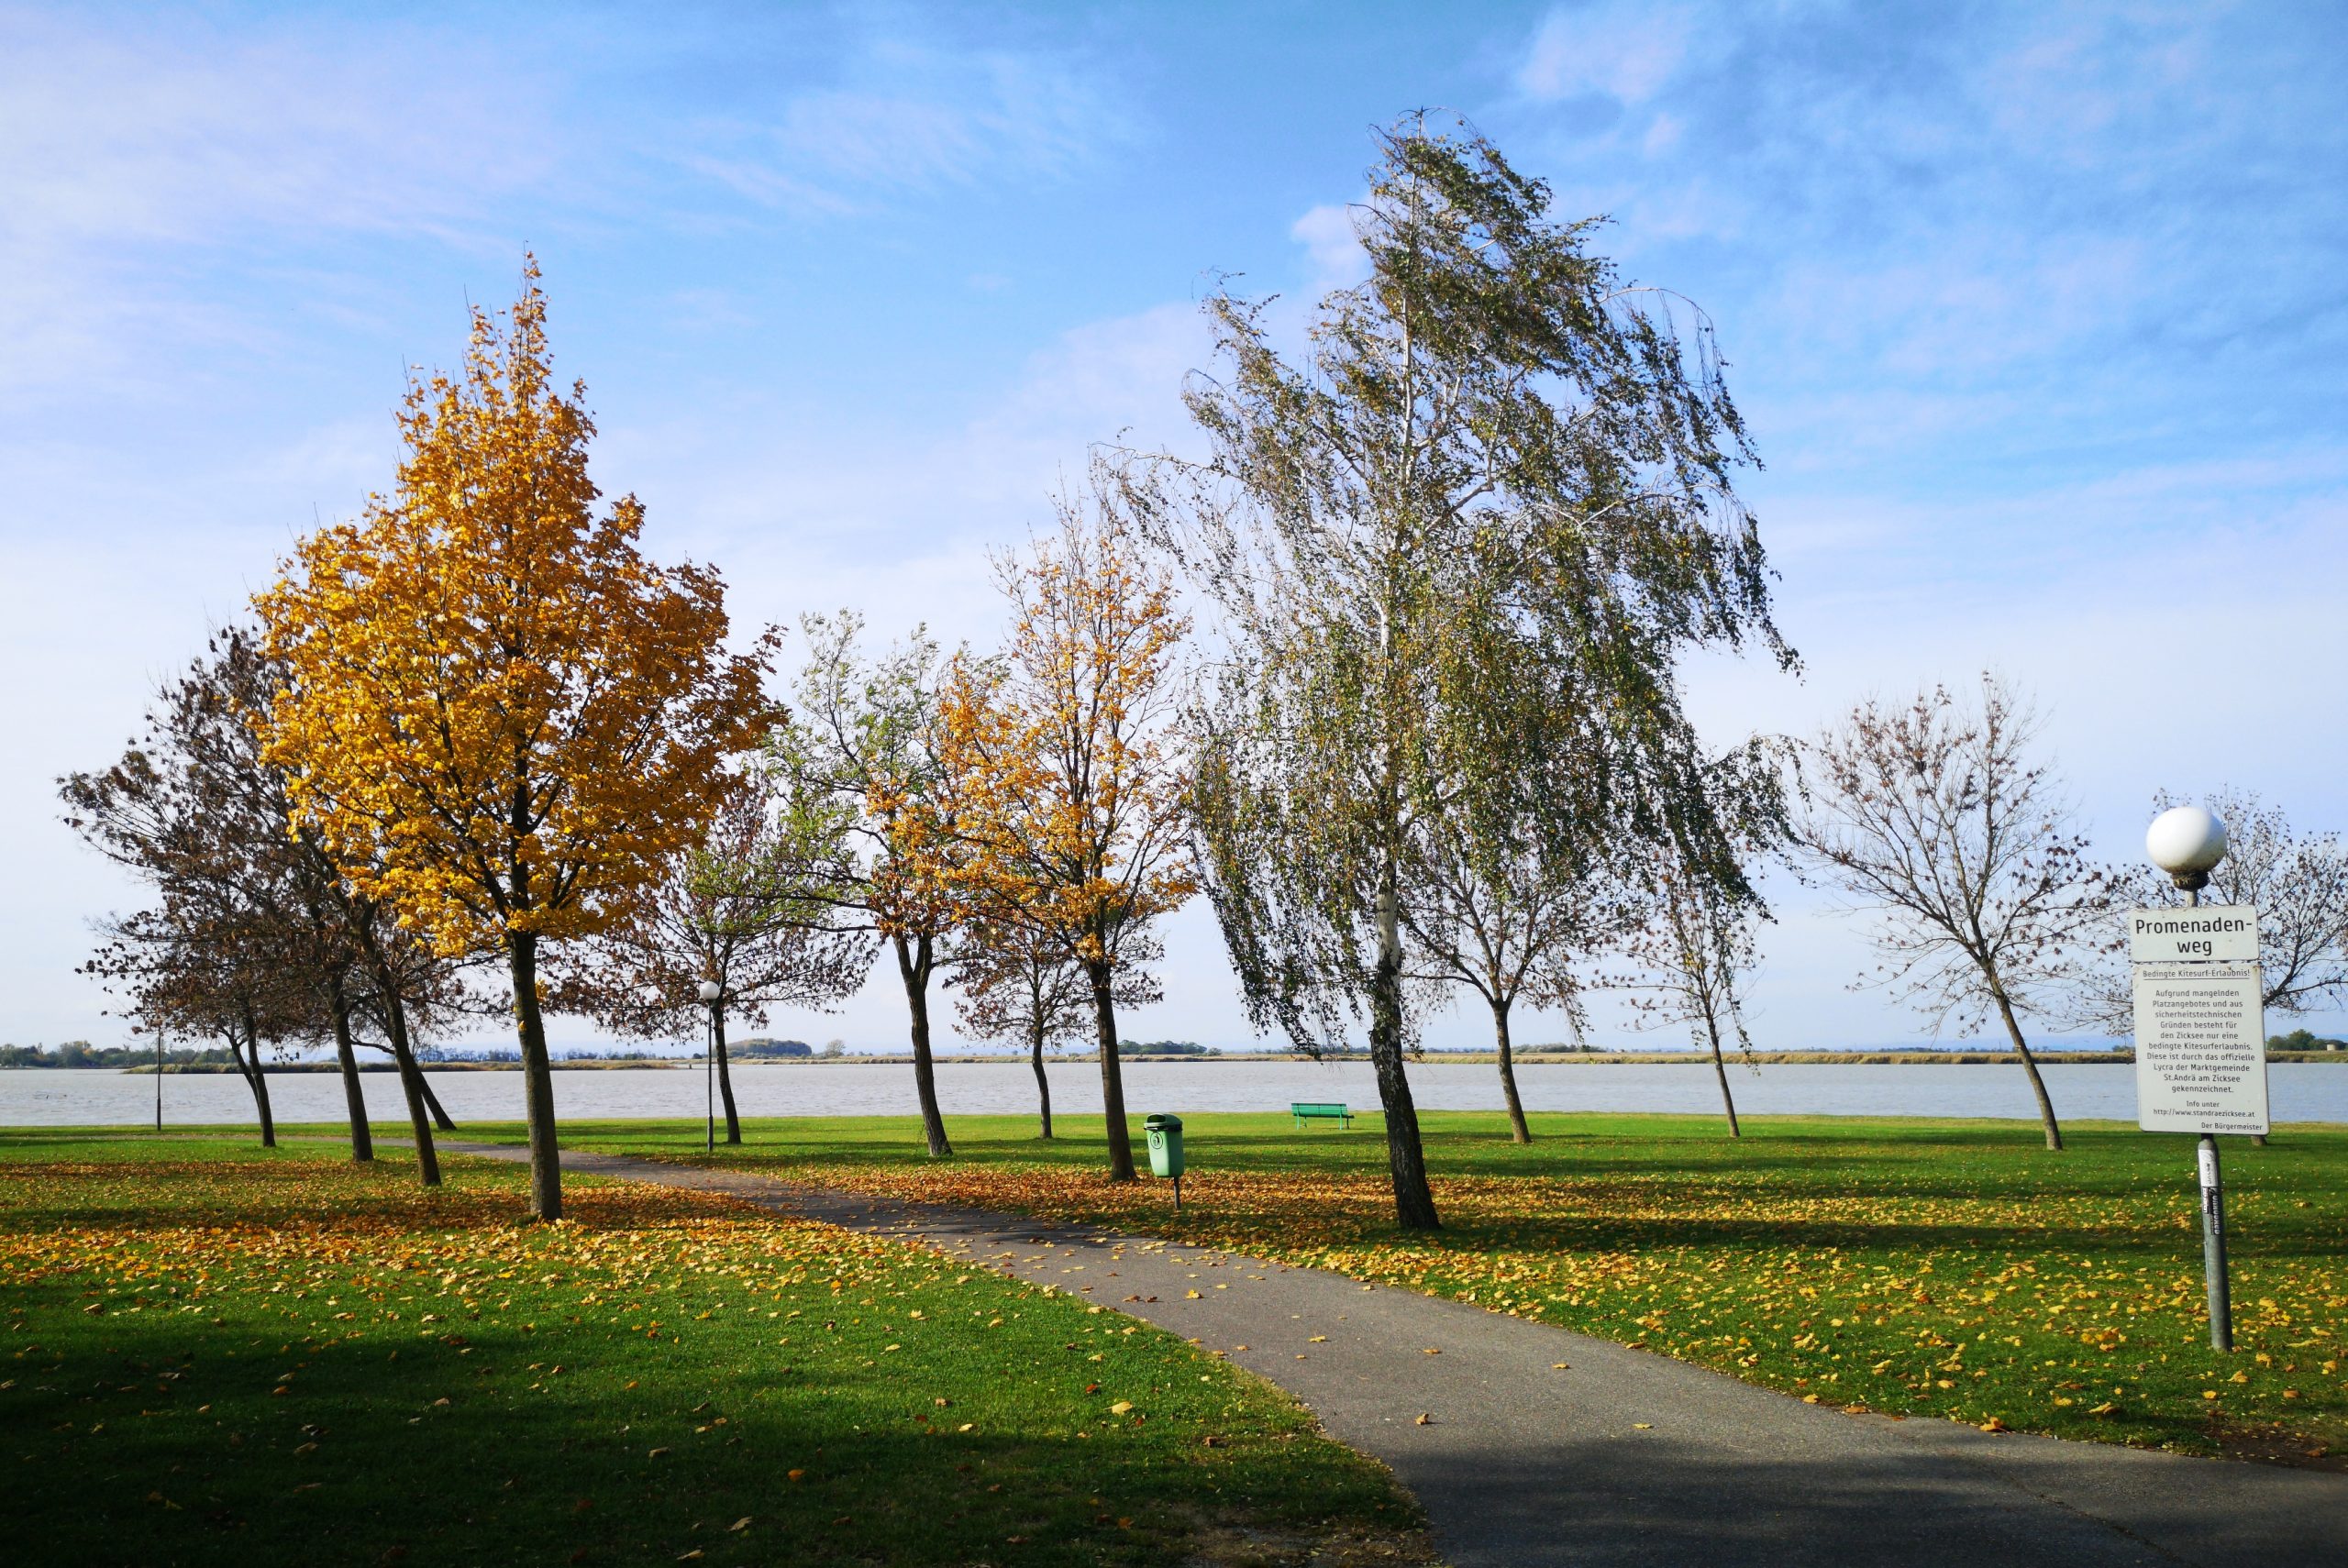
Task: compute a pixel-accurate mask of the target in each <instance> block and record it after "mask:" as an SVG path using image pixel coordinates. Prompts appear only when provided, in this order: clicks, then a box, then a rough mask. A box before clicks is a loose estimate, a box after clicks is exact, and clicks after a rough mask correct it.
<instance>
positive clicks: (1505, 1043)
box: [1492, 1000, 1533, 1143]
mask: <svg viewBox="0 0 2348 1568" xmlns="http://www.w3.org/2000/svg"><path fill="white" fill-rule="evenodd" d="M1508 1010H1509V1004H1508V1003H1507V1002H1506V1001H1505V1000H1495V1001H1494V1002H1493V1003H1492V1038H1493V1039H1494V1040H1495V1041H1497V1042H1498V1043H1499V1046H1500V1058H1501V1095H1502V1096H1504V1097H1505V1098H1506V1099H1507V1100H1508V1128H1509V1136H1510V1137H1512V1138H1513V1139H1515V1140H1516V1142H1518V1143H1531V1142H1533V1129H1532V1128H1531V1127H1529V1126H1527V1125H1526V1124H1525V1121H1524V1102H1523V1100H1521V1099H1517V1097H1516V1055H1515V1052H1514V1051H1513V1050H1512V1049H1511V1047H1510V1044H1509V1038H1508Z"/></svg>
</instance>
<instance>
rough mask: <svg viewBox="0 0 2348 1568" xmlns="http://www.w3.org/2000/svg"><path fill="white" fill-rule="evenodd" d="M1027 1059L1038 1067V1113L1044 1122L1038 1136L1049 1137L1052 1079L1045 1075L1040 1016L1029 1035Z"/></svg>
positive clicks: (1042, 1025)
mask: <svg viewBox="0 0 2348 1568" xmlns="http://www.w3.org/2000/svg"><path fill="white" fill-rule="evenodd" d="M1027 1059H1028V1061H1030V1062H1031V1063H1033V1064H1035V1067H1036V1116H1037V1117H1038V1118H1040V1119H1041V1121H1042V1123H1043V1130H1042V1131H1041V1132H1038V1133H1036V1136H1037V1137H1039V1138H1049V1137H1050V1136H1051V1135H1052V1080H1051V1079H1049V1078H1047V1077H1045V1076H1044V1023H1043V1020H1041V1019H1040V1018H1039V1019H1037V1020H1036V1021H1035V1025H1034V1027H1033V1028H1032V1029H1031V1030H1030V1031H1029V1032H1028V1035H1027Z"/></svg>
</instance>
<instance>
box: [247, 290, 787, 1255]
mask: <svg viewBox="0 0 2348 1568" xmlns="http://www.w3.org/2000/svg"><path fill="white" fill-rule="evenodd" d="M524 277H525V283H524V288H523V293H522V295H521V298H520V299H519V300H517V301H516V302H515V305H514V308H513V309H512V310H511V311H510V312H506V313H493V312H488V311H482V310H480V309H476V310H475V311H474V312H473V320H472V339H471V345H470V347H469V348H468V349H467V352H466V355H465V361H464V366H463V369H462V370H460V371H459V372H457V373H456V374H453V375H451V374H446V373H439V374H434V375H432V376H429V377H422V376H419V378H418V379H417V380H415V381H414V382H412V384H411V385H410V388H409V391H408V395H407V399H406V403H405V405H404V408H403V410H402V412H401V414H400V429H401V434H402V436H404V439H405V443H406V448H407V450H406V456H405V457H404V458H403V459H402V461H401V463H400V468H399V474H398V481H397V484H396V486H395V488H394V490H393V493H392V494H390V495H388V496H375V497H371V499H370V501H369V502H368V506H367V509H366V512H365V514H364V515H363V516H362V517H361V518H360V520H359V521H358V522H356V523H351V524H343V525H336V526H332V527H327V528H323V529H320V530H319V531H318V532H317V533H316V534H314V535H312V536H309V537H308V538H306V539H305V540H304V541H302V543H301V545H300V546H299V547H297V548H296V550H295V552H294V557H293V558H292V559H291V560H289V561H288V562H286V563H285V567H284V570H283V575H282V579H281V580H280V581H279V582H278V583H277V584H276V585H275V586H274V587H272V588H271V589H270V590H269V591H266V592H264V593H262V594H261V595H260V596H259V598H258V600H257V604H258V606H259V608H260V613H261V616H262V619H263V621H264V623H265V624H266V625H267V628H268V635H269V642H270V646H271V651H272V652H273V653H275V654H276V655H278V656H279V657H282V659H283V660H284V661H285V665H286V668H287V670H288V677H287V682H286V685H285V687H284V689H283V690H282V691H280V692H279V693H278V695H277V698H276V701H275V702H274V703H273V705H272V707H271V712H270V713H269V715H268V718H267V720H266V721H265V728H266V731H267V739H268V756H269V757H270V759H271V761H272V762H275V763H277V764H278V765H280V766H281V767H283V768H284V769H285V770H286V774H287V777H288V780H289V786H290V792H291V796H292V801H293V809H294V813H295V815H296V816H297V818H299V819H300V820H301V821H303V822H305V823H307V824H309V825H311V826H313V827H315V828H316V831H317V833H318V834H319V835H320V837H321V838H322V839H323V841H324V842H325V843H326V844H327V846H328V847H329V850H330V852H331V853H332V854H333V856H335V858H336V861H337V863H338V865H339V866H340V867H342V870H343V873H344V875H346V876H347V877H348V878H349V879H350V880H351V882H352V884H353V885H354V886H355V887H357V888H358V889H360V891H361V892H363V893H365V894H366V895H367V896H369V897H371V898H378V899H381V900H384V901H385V902H387V903H388V904H390V905H391V906H392V907H393V909H394V910H396V911H398V917H399V920H400V922H402V923H403V924H404V925H408V926H411V927H413V928H415V929H417V930H419V931H420V932H421V933H423V934H424V935H425V936H426V938H427V939H428V940H429V941H430V942H431V944H432V945H433V946H434V947H435V949H437V951H439V952H441V953H443V954H449V955H456V954H462V955H478V956H482V957H489V956H492V955H498V956H502V957H503V959H504V963H505V966H506V968H507V970H508V972H509V974H510V976H511V977H512V980H513V986H514V1015H515V1026H516V1030H517V1032H518V1033H519V1035H520V1038H521V1051H522V1066H523V1074H524V1079H525V1084H526V1102H527V1106H528V1112H529V1128H530V1208H531V1212H532V1213H533V1214H534V1215H536V1216H537V1217H538V1218H540V1219H544V1220H553V1219H558V1218H559V1217H560V1215H561V1212H562V1178H561V1170H560V1166H559V1161H558V1156H557V1152H556V1145H555V1107H554V1086H553V1077H552V1075H551V1074H550V1073H549V1071H548V1055H547V1041H546V1027H545V1023H544V1021H543V1020H542V1017H541V1015H540V1011H539V997H538V951H539V946H540V944H542V943H547V942H558V941H561V940H564V939H566V938H571V937H579V936H584V935H588V934H591V933H594V932H596V931H598V930H601V929H603V928H604V927H605V926H607V925H608V924H610V923H611V922H614V921H615V920H617V919H620V918H622V917H623V916H625V915H626V914H628V913H629V912H631V911H632V910H633V908H634V906H635V904H636V903H637V900H639V899H640V898H641V897H642V896H643V894H644V890H645V889H646V888H647V886H648V883H649V882H650V881H651V880H652V879H653V878H656V877H657V876H658V875H659V869H660V867H661V865H662V863H663V860H664V858H665V857H667V856H670V855H673V854H674V853H676V852H677V851H678V850H679V849H681V847H683V846H684V845H687V844H689V843H692V842H693V841H695V840H696V839H697V838H698V836H699V835H700V834H701V833H702V832H703V829H704V828H705V827H706V826H707V825H708V823H709V822H710V820H711V818H712V816H713V815H714V812H715V811H716V809H717V807H718V805H719V804H720V802H721V801H722V800H723V798H724V796H725V790H726V789H727V787H728V784H727V774H726V772H725V767H724V766H723V763H724V760H725V758H726V757H727V756H729V755H732V754H736V753H740V752H746V751H748V750H751V749H753V748H755V747H756V746H757V745H759V743H760V741H761V740H763V738H764V736H765V733H766V731H767V728H768V727H769V726H770V724H771V723H773V722H774V720H775V718H776V716H777V711H776V709H775V707H774V705H773V704H772V703H770V701H768V700H767V699H766V697H765V695H764V693H763V690H762V677H763V674H764V672H765V671H766V669H767V668H768V667H769V664H770V657H771V650H772V637H773V635H772V634H771V633H770V634H768V635H766V636H764V637H762V638H760V639H759V642H758V643H757V644H755V645H754V646H752V648H751V649H750V651H748V652H747V653H739V654H728V653H727V652H726V651H725V646H724V641H725V633H726V617H725V594H724V587H723V584H722V583H721V582H720V580H719V579H718V576H717V573H716V572H715V571H714V570H713V569H709V568H707V567H700V566H693V565H690V564H688V565H684V566H679V567H660V566H656V565H654V564H653V563H652V562H650V561H648V560H647V559H646V558H645V557H644V555H643V554H642V553H641V551H640V550H639V549H638V547H637V535H638V533H639V532H640V531H641V529H642V527H643V524H644V509H643V507H642V506H641V505H640V504H638V502H637V500H636V498H635V497H634V496H626V497H623V498H622V499H620V500H619V501H617V502H614V503H613V504H612V505H611V506H610V507H609V509H608V510H606V511H605V512H604V513H603V514H602V515H601V516H597V515H596V514H595V512H594V505H595V502H596V501H597V499H598V493H599V492H598V491H596V489H595V487H594V485H593V483H592V482H590V480H588V477H587V444H588V441H589V439H590V438H591V437H592V436H593V435H594V424H593V420H592V419H591V418H590V417H589V415H588V414H587V412H586V409H585V406H584V400H585V387H584V385H583V384H581V383H574V384H573V385H572V386H571V387H570V388H569V389H568V390H567V391H566V390H565V389H564V388H562V387H560V386H559V385H558V384H556V383H555V381H554V380H553V378H552V375H551V372H550V369H549V364H548V358H549V357H548V346H547V335H546V300H545V296H544V294H543V293H541V291H540V290H539V287H538V283H537V278H538V272H537V263H536V261H535V260H532V261H530V262H528V263H527V264H526V269H525V273H524Z"/></svg>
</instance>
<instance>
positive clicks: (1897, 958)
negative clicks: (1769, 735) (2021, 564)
mask: <svg viewBox="0 0 2348 1568" xmlns="http://www.w3.org/2000/svg"><path fill="white" fill-rule="evenodd" d="M2038 733H2039V720H2038V717H2037V714H2036V713H2035V712H2033V710H2032V708H2031V706H2030V705H2029V703H2028V702H2027V701H2025V700H2023V699H2022V698H2021V697H2020V696H2018V695H2017V694H2016V693H2015V692H2014V691H2013V690H2011V689H2010V687H2008V686H2007V685H2006V683H2005V682H2004V681H2003V680H2002V679H1999V678H1998V677H1997V676H1995V675H1990V674H1985V675H1983V676H1982V678H1981V695H1980V701H1979V703H1978V705H1972V704H1967V703H1965V702H1962V701H1959V700H1958V699H1956V698H1955V697H1953V696H1951V695H1950V694H1949V691H1948V689H1947V688H1945V687H1937V686H1936V687H1934V688H1933V690H1930V691H1925V692H1921V693H1919V694H1918V695H1917V697H1916V698H1915V700H1914V701H1911V702H1910V703H1908V704H1906V705H1905V706H1896V707H1895V706H1891V705H1888V704H1886V703H1883V702H1881V701H1877V700H1875V699H1873V698H1870V699H1868V700H1867V701H1864V702H1862V703H1860V704H1859V705H1858V706H1856V707H1855V708H1853V709H1852V710H1851V712H1849V714H1848V715H1846V716H1845V717H1844V719H1843V720H1842V721H1841V722H1840V723H1836V724H1834V725H1833V726H1832V727H1831V728H1829V729H1828V730H1826V731H1825V732H1824V733H1822V734H1821V735H1820V736H1819V737H1818V739H1817V740H1815V741H1814V742H1812V743H1811V745H1809V746H1808V747H1807V748H1806V751H1805V755H1804V761H1805V764H1806V768H1807V771H1808V772H1809V773H1810V775H1811V790H1810V792H1809V794H1808V799H1807V806H1806V809H1805V811H1804V812H1803V815H1802V818H1801V821H1800V826H1799V828H1798V830H1797V843H1798V845H1799V847H1800V852H1801V854H1802V856H1803V857H1804V858H1805V859H1806V861H1807V862H1808V864H1809V867H1810V872H1811V875H1812V876H1814V877H1817V878H1822V879H1823V880H1824V881H1826V882H1827V883H1829V884H1831V885H1832V886H1833V887H1835V888H1837V889H1840V890H1841V891H1842V893H1843V894H1844V897H1846V898H1848V899H1850V900H1852V901H1853V903H1854V904H1855V907H1857V908H1858V909H1861V910H1864V911H1867V912H1870V913H1872V914H1873V915H1875V917H1876V922H1877V923H1876V926H1875V929H1874V933H1873V936H1874V941H1875V946H1876V951H1877V953H1878V954H1879V955H1881V956H1882V958H1883V967H1882V968H1881V970H1880V971H1879V972H1878V980H1879V982H1880V983H1882V984H1884V985H1887V986H1888V987H1890V988H1892V989H1893V990H1894V992H1895V993H1896V994H1897V995H1899V997H1900V998H1901V999H1903V1000H1907V1001H1910V1002H1912V1003H1913V1004H1915V1005H1916V1006H1917V1007H1919V1008H1920V1009H1921V1010H1922V1011H1923V1012H1924V1013H1925V1014H1926V1015H1927V1016H1928V1017H1930V1018H1931V1019H1932V1020H1933V1023H1934V1027H1935V1028H1937V1027H1939V1026H1940V1025H1941V1024H1943V1023H1944V1022H1946V1021H1950V1020H1952V1019H1953V1020H1955V1022H1956V1023H1957V1025H1958V1027H1960V1028H1965V1029H1973V1028H1978V1027H1980V1026H1981V1025H1982V1024H1984V1023H1986V1022H1987V1021H1988V1019H1989V1018H1990V1017H1992V1016H1994V1017H1995V1018H1996V1019H1997V1020H1998V1021H1999V1024H2000V1026H2002V1027H2003V1029H2004V1030H2005V1033H2006V1038H2007V1039H2008V1040H2010V1042H2012V1043H2013V1048H2014V1055H2015V1057H2016V1059H2017V1060H2019V1061H2020V1062H2021V1066H2022V1070H2023V1071H2024V1072H2025V1073H2026V1074H2028V1075H2029V1077H2030V1088H2031V1092H2032V1094H2033V1095H2035V1096H2036V1097H2037V1099H2038V1114H2039V1119H2040V1121H2042V1122H2043V1125H2044V1127H2045V1130H2046V1146H2047V1147H2048V1148H2049V1149H2060V1148H2062V1146H2063V1132H2062V1128H2061V1127H2060V1125H2058V1124H2057V1122H2056V1121H2055V1120H2054V1101H2053V1100H2052V1099H2048V1098H2047V1094H2046V1083H2045V1080H2044V1079H2043V1078H2042V1077H2040V1076H2039V1072H2038V1062H2037V1060H2036V1058H2035V1057H2033V1056H2032V1055H2031V1050H2030V1042H2029V1041H2028V1040H2026V1039H2025V1038H2024V1037H2023V1035H2022V1029H2021V1020H2022V1018H2023V1017H2025V1016H2028V1015H2032V1014H2043V1013H2047V1012H2050V1011H2053V1010H2056V1009H2058V1008H2059V1007H2060V1006H2061V1004H2062V1002H2063V1001H2064V1000H2065V991H2066V987H2067V986H2068V985H2069V984H2070V983H2071V977H2072V966H2073V965H2074V964H2075V962H2076V961H2077V953H2078V950H2079V949H2080V948H2081V947H2082V946H2083V945H2085V944H2088V943H2090V942H2092V941H2093V940H2094V936H2095V933H2096V932H2097V931H2099V930H2100V928H2101V922H2104V921H2105V920H2106V919H2107V918H2108V916H2109V911H2110V897H2109V892H2108V889H2107V879H2106V878H2105V876H2104V874H2103V873H2102V872H2101V871H2099V869H2098V868H2097V867H2096V866H2095V864H2094V862H2093V861H2092V860H2091V859H2090V858H2089V857H2088V841H2087V839H2086V837H2085V836H2084V835H2083V834H2080V833H2079V832H2078V830H2077V827H2076V826H2075V825H2074V813H2073V809H2072V806H2071V803H2070V801H2068V799H2067V798H2066V796H2065V795H2064V793H2063V790H2062V786H2061V783H2060V781H2059V780H2058V779H2057V778H2056V777H2055V775H2054V770H2053V768H2052V767H2050V766H2048V765H2047V764H2045V763H2043V762H2038V761H2033V760H2032V756H2031V751H2032V745H2033V743H2034V742H2035V741H2036V740H2037V738H2038Z"/></svg>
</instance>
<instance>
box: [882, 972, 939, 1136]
mask: <svg viewBox="0 0 2348 1568" xmlns="http://www.w3.org/2000/svg"><path fill="white" fill-rule="evenodd" d="M890 940H891V941H892V942H893V943H895V944H896V948H897V973H898V974H899V975H901V976H903V977H904V982H905V1008H906V1010H907V1011H908V1012H909V1013H910V1014H911V1015H912V1018H913V1035H914V1094H915V1095H916V1096H918V1097H919V1099H920V1100H921V1130H922V1132H923V1133H924V1135H925V1136H926V1137H927V1138H928V1139H929V1154H930V1158H932V1159H936V1160H942V1159H946V1158H947V1157H949V1156H950V1155H951V1154H953V1153H954V1145H953V1144H951V1143H947V1141H946V1118H945V1117H943V1116H941V1115H939V1114H938V1110H937V1072H936V1068H935V1067H934V1066H931V1064H930V1057H929V970H930V960H931V955H932V949H931V946H930V938H928V937H926V936H924V937H919V938H914V939H908V938H907V937H905V936H903V935H902V934H900V935H897V936H893V937H892V938H891V939H890Z"/></svg>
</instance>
